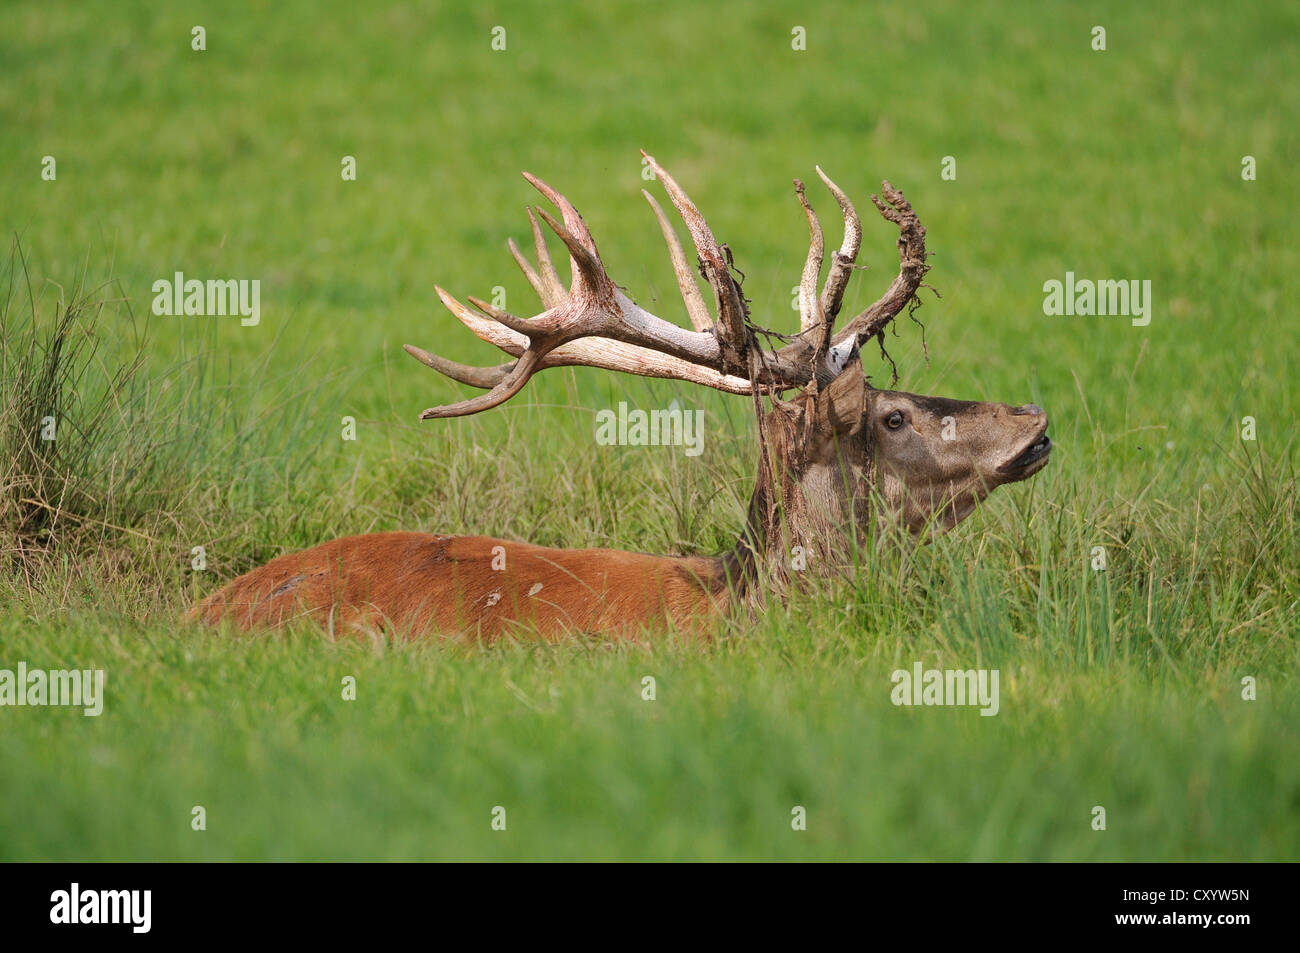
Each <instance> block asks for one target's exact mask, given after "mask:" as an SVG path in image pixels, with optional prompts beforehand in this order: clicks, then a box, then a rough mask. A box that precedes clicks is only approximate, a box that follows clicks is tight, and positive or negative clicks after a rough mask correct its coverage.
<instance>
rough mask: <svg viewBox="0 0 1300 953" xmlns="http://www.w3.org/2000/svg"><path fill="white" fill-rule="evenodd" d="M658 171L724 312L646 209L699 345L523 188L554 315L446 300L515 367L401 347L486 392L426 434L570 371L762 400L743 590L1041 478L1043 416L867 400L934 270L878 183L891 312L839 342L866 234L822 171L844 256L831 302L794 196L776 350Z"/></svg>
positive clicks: (864, 321) (853, 324)
mask: <svg viewBox="0 0 1300 953" xmlns="http://www.w3.org/2000/svg"><path fill="white" fill-rule="evenodd" d="M642 154H643V155H644V153H642ZM646 162H647V163H648V165H649V167H650V168H651V169H653V171H654V173H655V175H656V177H657V178H658V180H659V182H660V183H662V185H663V186H664V189H665V190H666V191H667V193H668V196H669V198H670V199H671V200H672V203H673V205H674V206H676V208H677V211H678V212H679V213H680V214H681V216H682V219H683V221H684V222H685V224H686V227H687V230H688V231H689V233H690V235H691V238H692V240H693V242H694V244H695V250H696V253H697V255H698V267H699V273H700V275H701V276H702V277H703V278H704V279H705V280H706V281H707V283H708V285H709V286H710V288H711V289H712V292H713V295H712V296H713V300H714V307H713V309H709V308H708V307H706V305H705V302H704V298H703V296H702V295H701V293H700V289H699V287H698V285H697V284H696V281H695V276H694V274H693V273H692V270H691V268H690V266H689V264H688V262H687V259H686V256H685V254H684V252H683V251H682V246H681V243H680V242H679V240H678V238H677V234H676V232H675V230H674V229H673V226H672V225H671V224H670V223H669V221H668V219H667V217H666V216H665V214H664V212H663V209H662V208H661V207H660V206H659V203H658V202H657V201H656V200H655V199H654V197H653V196H651V195H650V193H648V192H644V191H643V193H642V194H643V195H644V196H645V198H646V200H647V201H648V202H649V203H650V207H651V209H653V211H654V214H655V216H656V218H657V219H658V221H659V225H660V228H661V229H662V231H663V235H664V239H665V241H666V242H667V244H668V251H669V256H670V258H671V260H672V264H673V270H674V272H675V273H676V276H677V283H678V288H679V289H680V291H681V295H682V299H683V302H684V303H685V307H686V315H687V317H688V319H689V321H690V323H691V328H692V329H691V330H687V329H686V328H684V327H681V326H679V325H676V324H673V323H670V322H668V321H665V320H663V319H662V318H659V317H657V316H655V315H653V314H651V313H650V312H648V311H646V310H644V309H643V308H641V307H639V306H638V305H637V304H635V303H634V302H633V301H632V300H631V299H630V298H629V297H628V296H627V295H626V294H625V293H624V292H623V290H622V289H621V288H619V287H618V286H617V285H615V284H614V282H613V281H612V280H611V279H610V278H609V276H608V275H607V274H606V272H605V268H604V266H603V264H602V263H601V259H600V253H599V252H598V251H597V249H596V243H595V241H594V240H593V239H592V236H591V232H590V231H589V230H588V229H587V226H586V224H585V223H584V222H583V219H582V216H581V215H579V214H578V212H577V210H576V209H575V208H574V207H573V205H572V204H570V203H569V201H568V199H566V198H565V197H564V196H563V195H561V194H560V193H559V192H557V191H555V190H554V189H552V188H551V187H550V186H549V185H547V184H546V183H545V182H542V181H541V180H540V179H537V178H536V177H534V176H532V175H529V174H528V173H524V178H525V179H527V180H528V181H529V182H530V183H531V184H532V185H533V186H534V187H535V188H536V189H537V190H538V191H539V192H541V193H542V194H543V195H544V196H545V197H546V198H547V199H548V200H549V201H550V202H551V203H552V204H553V205H554V206H555V207H556V208H557V209H558V210H559V212H560V219H559V220H557V219H555V218H554V217H552V216H551V215H550V214H549V213H548V212H546V211H545V210H544V209H541V208H538V209H536V210H534V209H529V210H528V217H529V220H530V222H531V224H532V232H533V239H534V245H535V247H536V252H537V267H536V268H534V266H533V265H532V263H530V262H529V261H528V259H527V258H526V257H525V256H524V255H523V253H522V252H521V251H520V250H519V248H518V247H517V246H516V245H515V243H514V241H513V240H511V241H510V242H508V247H509V249H510V252H511V254H512V255H513V256H514V258H515V260H516V262H518V264H519V267H520V268H521V269H522V270H523V273H524V275H525V277H526V278H527V279H528V282H529V284H530V285H532V287H533V289H534V290H535V291H536V292H537V294H538V296H539V297H540V298H541V300H542V304H543V307H544V310H543V311H542V312H541V313H540V314H537V315H535V316H533V317H529V318H523V317H518V316H515V315H513V314H509V313H507V312H505V311H502V310H500V309H498V308H495V307H493V306H492V305H490V304H488V303H487V302H485V301H482V300H480V299H478V298H473V297H470V298H469V301H470V303H471V304H472V305H473V306H474V309H477V310H474V309H471V308H469V307H467V306H466V305H464V304H462V303H461V302H460V301H458V300H457V299H455V298H453V297H452V296H451V295H450V294H448V293H447V292H446V291H444V290H443V289H441V288H437V292H438V296H439V297H440V298H441V299H442V302H443V303H444V304H445V305H446V306H447V308H448V309H449V310H450V311H451V312H452V314H454V315H455V316H456V317H457V318H459V319H460V320H461V321H462V322H463V323H464V324H465V325H466V326H467V327H468V328H469V329H470V330H471V331H472V332H474V334H476V335H477V336H478V337H480V338H482V339H483V340H485V341H488V342H490V343H492V344H495V345H496V346H497V347H499V348H500V349H501V350H503V351H505V352H506V353H507V354H509V355H511V356H512V357H513V358H514V360H513V361H510V362H508V363H505V364H501V365H499V366H496V367H469V366H466V365H463V364H457V363H455V362H453V361H448V360H446V359H444V358H442V357H439V356H437V355H435V354H432V353H430V352H428V351H426V350H423V349H421V348H417V347H413V346H411V345H406V350H407V352H408V353H410V354H411V355H412V356H413V357H415V358H416V359H417V360H419V361H421V362H422V363H424V364H426V365H427V366H429V367H431V368H433V369H434V370H436V371H439V372H440V373H442V374H445V375H446V376H448V377H450V378H452V379H453V380H456V381H459V382H461V383H463V384H468V385H471V386H474V387H478V388H481V389H484V390H486V393H484V394H481V395H479V396H477V397H472V398H470V399H468V400H463V401H460V402H457V403H454V404H448V405H445V406H440V407H432V408H430V409H428V410H425V411H424V412H423V413H422V414H421V415H420V417H421V419H422V420H427V419H432V418H442V417H457V416H463V415H467V414H474V413H478V412H480V411H484V410H488V409H490V408H492V407H496V406H497V405H499V404H501V403H504V402H505V401H507V400H509V399H510V398H511V397H513V396H514V395H515V394H517V393H519V391H520V390H521V389H522V388H523V387H524V385H525V384H526V383H527V382H528V379H529V378H530V377H532V375H533V374H535V373H537V372H538V371H541V370H545V369H546V368H551V367H563V366H573V365H582V366H588V367H601V368H606V369H608V370H614V371H622V372H624V373H629V374H636V375H640V376H644V377H659V378H672V379H676V380H683V381H691V382H694V383H697V384H703V385H704V386H706V387H712V388H715V389H717V390H721V391H725V392H727V393H732V394H741V395H748V396H750V397H751V398H752V400H753V402H754V407H755V410H756V413H757V415H758V420H759V438H760V447H761V452H760V465H759V472H758V477H757V479H756V481H755V490H754V495H753V498H752V500H751V503H750V510H749V521H748V526H747V528H746V530H745V532H744V534H743V535H742V537H741V540H740V542H739V544H738V545H737V548H736V550H735V551H734V552H733V553H732V554H730V555H729V556H728V557H727V559H726V560H725V563H726V569H727V573H728V575H729V576H731V577H732V578H735V579H752V578H753V576H754V575H755V573H756V571H758V570H759V569H760V568H762V567H764V566H766V567H767V568H768V569H770V570H773V571H775V572H776V574H777V575H781V576H783V575H784V573H783V571H782V569H781V567H782V566H783V565H784V564H785V562H786V559H787V557H788V554H789V552H790V551H791V549H792V548H793V547H794V546H803V547H806V548H808V549H810V550H811V551H812V552H814V553H817V554H820V555H822V556H823V557H825V558H829V559H831V560H833V559H834V558H835V557H836V556H837V554H842V552H843V550H844V549H845V547H846V546H847V545H849V544H850V543H853V542H861V541H862V540H863V539H864V538H865V536H866V534H867V533H868V532H869V531H870V530H871V528H872V527H873V525H878V524H881V523H886V524H894V525H899V526H902V527H904V528H906V530H908V531H909V532H911V533H912V534H915V535H920V534H922V533H924V532H925V531H927V530H928V529H931V528H933V529H936V530H939V531H943V530H946V529H950V528H951V527H953V526H955V525H956V524H957V523H959V522H960V521H961V520H963V519H965V518H966V517H967V516H968V515H969V514H970V513H971V512H972V511H973V510H974V508H975V506H976V505H977V504H978V503H979V502H980V501H981V500H983V499H984V498H985V497H986V496H988V494H989V493H990V492H991V491H992V490H993V489H995V488H996V487H998V486H1000V485H1002V484H1004V483H1012V482H1016V481H1018V480H1023V479H1026V478H1027V477H1029V476H1032V475H1033V474H1034V473H1036V472H1038V471H1039V470H1041V469H1042V468H1043V467H1044V466H1046V464H1047V460H1048V455H1049V453H1050V451H1051V441H1050V440H1049V439H1048V438H1047V435H1046V432H1047V416H1046V414H1044V413H1043V411H1042V410H1041V409H1039V408H1038V407H1036V406H1034V405H1033V404H1026V405H1022V406H1010V405H1007V404H1000V403H985V402H974V401H961V400H950V399H947V398H941V397H926V396H920V395H917V394H908V393H903V392H901V391H892V390H881V389H877V388H875V387H873V386H872V385H871V383H870V381H869V379H868V377H867V375H866V373H865V371H864V369H863V367H862V363H861V359H860V349H861V347H862V346H863V345H864V344H865V343H866V342H868V341H869V340H870V339H872V338H877V339H882V340H883V338H882V335H883V332H884V330H885V328H886V327H887V326H888V325H889V323H890V322H891V321H892V320H893V319H894V318H895V316H897V315H898V314H899V313H900V312H901V311H902V310H903V308H904V307H906V306H908V304H909V303H910V302H914V301H915V296H916V293H917V291H918V289H919V288H920V286H921V282H922V279H923V278H924V276H925V273H926V272H927V271H928V270H929V266H928V265H927V264H926V249H925V228H924V227H923V226H922V225H921V223H920V220H919V219H918V218H917V216H916V213H915V212H914V211H913V210H912V207H911V205H910V204H909V203H908V201H907V199H906V198H904V197H903V194H902V193H901V192H899V191H898V190H896V189H894V188H893V187H892V186H891V185H890V184H889V183H888V182H884V183H882V188H881V195H882V196H883V199H882V198H880V197H878V196H875V195H873V196H871V200H872V202H873V203H874V204H875V206H876V208H877V209H878V210H879V212H880V214H881V215H882V216H883V217H884V218H885V219H886V220H888V221H890V222H892V223H893V224H895V225H896V226H897V227H898V229H899V239H898V250H899V260H900V267H899V272H898V275H897V276H896V277H895V278H894V280H893V281H892V283H891V284H890V286H889V288H888V289H886V291H885V293H884V295H882V296H881V297H880V299H879V300H877V301H876V302H875V303H873V304H872V305H871V306H870V307H868V308H867V309H866V310H864V311H863V312H862V313H861V314H858V315H857V316H856V317H854V318H853V319H852V320H850V321H848V322H847V323H846V324H844V326H843V327H841V328H840V329H839V330H838V331H837V330H835V321H836V318H837V317H838V315H839V312H840V308H841V305H842V303H843V299H844V291H845V288H846V286H847V284H848V280H849V277H850V276H851V275H852V272H853V269H854V262H855V260H856V257H857V253H858V249H859V246H860V244H861V239H862V228H861V224H860V221H859V218H858V214H857V212H856V210H855V209H854V207H853V204H852V203H851V202H850V201H849V199H848V197H847V196H846V195H845V194H844V192H843V191H842V190H841V189H840V188H839V187H838V186H836V185H835V183H834V182H832V181H831V180H830V179H829V178H827V176H826V175H825V174H824V173H823V172H822V171H821V169H820V168H819V169H818V170H817V174H818V175H819V176H820V177H821V180H822V182H823V183H825V185H826V187H827V188H828V189H829V190H830V192H831V194H832V195H833V196H834V198H835V200H836V202H837V203H838V205H839V207H840V210H841V212H842V215H843V220H844V239H843V243H842V244H841V246H840V248H839V249H838V250H836V251H833V252H832V253H831V256H830V257H831V261H830V265H829V268H828V269H827V276H826V281H825V284H824V285H823V286H822V287H821V290H820V292H819V291H818V284H819V282H820V281H821V274H822V268H823V264H824V258H825V247H824V240H823V235H822V229H821V225H820V223H819V221H818V219H817V216H816V214H815V213H814V212H813V209H812V206H811V205H810V204H809V202H808V199H807V196H806V195H805V190H804V186H803V184H802V183H801V182H799V181H798V180H795V193H796V195H797V197H798V200H799V202H800V204H801V206H802V208H803V211H804V214H805V216H806V218H807V221H808V227H809V235H810V241H809V249H808V256H807V259H806V261H805V263H804V268H803V273H802V276H801V281H800V286H799V289H800V290H799V304H800V330H799V333H798V334H796V335H794V336H793V337H791V338H789V339H786V340H785V341H784V342H783V343H782V345H781V346H780V347H772V346H770V345H768V344H767V343H766V342H767V341H770V340H771V339H773V338H778V339H779V338H781V337H782V336H781V335H778V334H775V333H774V332H771V331H768V330H765V329H763V328H760V327H757V326H756V325H754V324H753V323H752V322H751V321H750V315H749V309H748V302H747V300H746V299H745V297H744V295H743V294H742V293H741V288H740V284H739V282H738V281H737V280H736V277H735V275H734V274H733V270H732V267H731V254H730V250H729V249H728V248H727V246H726V245H723V244H720V243H719V242H718V241H717V240H716V239H715V238H714V236H713V233H712V231H711V230H710V229H709V226H708V224H707V223H706V222H705V220H704V217H703V216H702V215H701V214H700V212H699V209H697V208H696V207H695V204H694V203H693V202H692V201H691V200H690V198H689V197H688V196H687V195H686V193H685V192H684V191H683V190H682V188H681V187H680V186H679V185H678V184H677V182H676V181H674V180H673V178H672V176H670V175H669V174H668V173H667V172H665V171H664V169H663V168H661V167H660V166H659V164H658V163H656V162H655V160H654V159H653V158H651V157H649V156H646ZM534 212H535V213H536V214H534ZM539 218H540V219H541V221H542V222H545V223H546V225H547V226H548V227H549V228H550V229H551V230H552V231H554V232H555V234H556V235H558V236H559V238H560V240H561V241H562V242H563V243H564V245H565V247H566V248H567V249H568V252H569V260H570V267H571V269H572V280H571V282H570V285H569V288H568V290H567V291H566V290H565V289H564V287H563V286H562V284H561V282H560V279H559V276H558V274H557V273H556V270H555V267H554V265H553V264H552V261H551V257H550V254H549V251H548V249H547V245H546V241H545V238H544V236H543V233H542V229H541V226H540V224H539V222H538V219H539ZM765 400H766V406H765V403H764V401H765ZM825 558H824V559H823V562H825V561H826V559H825Z"/></svg>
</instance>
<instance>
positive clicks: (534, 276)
mask: <svg viewBox="0 0 1300 953" xmlns="http://www.w3.org/2000/svg"><path fill="white" fill-rule="evenodd" d="M506 248H508V249H510V256H511V257H512V258H514V260H515V264H516V265H518V266H519V270H520V271H522V272H523V273H524V277H525V278H527V279H528V283H529V284H530V285H532V286H533V291H535V292H537V297H538V298H540V299H541V301H542V307H544V308H549V307H551V305H549V304H547V303H546V294H547V288H546V285H544V284H543V283H542V277H541V275H539V274H538V273H537V272H536V271H534V270H533V266H532V265H531V264H530V263H529V261H528V259H527V258H525V257H524V253H523V252H522V251H520V250H519V246H518V245H516V244H515V240H514V239H513V238H507V239H506Z"/></svg>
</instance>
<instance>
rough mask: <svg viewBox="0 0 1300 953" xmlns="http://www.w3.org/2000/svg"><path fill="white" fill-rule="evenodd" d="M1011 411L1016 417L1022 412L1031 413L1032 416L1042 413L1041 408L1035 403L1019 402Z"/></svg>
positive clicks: (1039, 415)
mask: <svg viewBox="0 0 1300 953" xmlns="http://www.w3.org/2000/svg"><path fill="white" fill-rule="evenodd" d="M1012 413H1013V414H1015V415H1016V416H1017V417H1019V416H1021V415H1023V414H1033V415H1034V416H1037V417H1041V416H1042V415H1043V408H1041V407H1039V406H1038V405H1037V404H1021V405H1020V406H1019V407H1017V408H1016V409H1015V410H1013V411H1012Z"/></svg>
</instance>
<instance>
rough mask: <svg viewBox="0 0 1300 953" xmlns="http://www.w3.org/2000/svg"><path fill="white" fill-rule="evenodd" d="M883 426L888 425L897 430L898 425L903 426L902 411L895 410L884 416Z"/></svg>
mask: <svg viewBox="0 0 1300 953" xmlns="http://www.w3.org/2000/svg"><path fill="white" fill-rule="evenodd" d="M885 426H886V427H888V428H889V429H890V430H897V429H898V428H899V427H901V426H903V415H902V413H901V412H900V411H897V410H896V411H894V412H893V413H892V414H890V415H889V416H888V417H886V418H885Z"/></svg>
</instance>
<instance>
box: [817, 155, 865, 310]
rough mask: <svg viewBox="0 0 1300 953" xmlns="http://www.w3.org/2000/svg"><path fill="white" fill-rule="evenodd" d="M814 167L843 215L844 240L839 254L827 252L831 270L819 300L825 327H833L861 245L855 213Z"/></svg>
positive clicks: (842, 196)
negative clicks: (824, 315)
mask: <svg viewBox="0 0 1300 953" xmlns="http://www.w3.org/2000/svg"><path fill="white" fill-rule="evenodd" d="M816 168H817V175H818V176H820V177H821V180H822V183H823V184H824V185H825V186H826V188H827V189H829V190H830V193H831V195H833V196H835V201H836V202H838V203H839V206H840V211H841V212H842V213H843V214H844V241H843V243H842V244H841V245H840V249H839V251H835V252H831V267H830V270H829V271H828V272H827V273H826V285H825V287H823V289H822V300H821V303H822V311H823V312H824V313H825V314H826V322H827V324H830V325H834V323H835V319H836V318H837V317H838V316H839V313H840V308H841V307H842V306H843V304H844V289H845V288H846V287H848V283H849V278H850V276H852V274H853V263H854V262H855V261H857V258H858V249H859V248H860V247H861V246H862V222H861V221H860V220H859V218H858V210H857V209H855V208H854V207H853V203H852V202H851V201H849V197H848V196H847V195H846V194H844V190H843V189H841V188H840V187H839V186H838V185H836V184H835V183H834V182H832V181H831V179H830V176H828V175H827V174H826V173H825V172H823V171H822V167H821V166H817V167H816Z"/></svg>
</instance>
